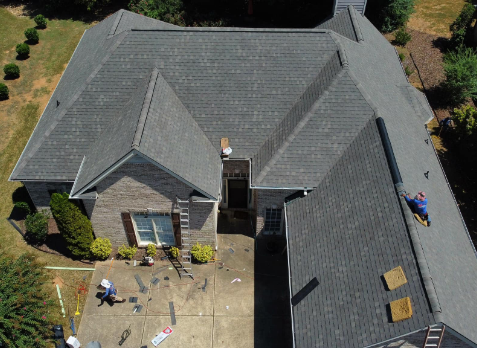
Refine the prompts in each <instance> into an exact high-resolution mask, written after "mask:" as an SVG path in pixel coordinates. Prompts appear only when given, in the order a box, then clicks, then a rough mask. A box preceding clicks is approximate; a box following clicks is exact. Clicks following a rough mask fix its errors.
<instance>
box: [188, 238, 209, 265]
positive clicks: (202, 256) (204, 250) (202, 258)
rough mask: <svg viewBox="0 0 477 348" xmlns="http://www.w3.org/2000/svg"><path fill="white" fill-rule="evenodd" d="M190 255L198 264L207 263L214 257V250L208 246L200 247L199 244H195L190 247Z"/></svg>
mask: <svg viewBox="0 0 477 348" xmlns="http://www.w3.org/2000/svg"><path fill="white" fill-rule="evenodd" d="M190 253H191V254H192V256H194V259H196V260H197V261H198V262H207V261H209V260H210V259H211V258H212V256H213V255H214V250H212V247H211V246H210V245H200V244H199V242H197V244H196V245H194V246H193V247H192V249H191V251H190Z"/></svg>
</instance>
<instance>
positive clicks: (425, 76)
mask: <svg viewBox="0 0 477 348" xmlns="http://www.w3.org/2000/svg"><path fill="white" fill-rule="evenodd" d="M408 31H409V33H410V34H411V36H412V40H411V41H410V42H409V43H408V44H407V46H406V48H407V49H408V50H409V52H410V54H411V58H412V61H413V63H414V66H415V67H416V73H417V74H418V76H419V77H420V80H421V83H422V85H423V87H424V92H425V93H426V96H427V99H428V100H429V104H431V107H432V109H433V110H434V112H435V114H436V117H437V119H438V120H439V121H440V120H442V119H444V118H446V117H449V116H451V112H452V109H453V108H452V107H449V106H448V105H446V100H447V98H446V94H445V91H444V90H443V89H442V87H441V84H442V82H444V81H445V74H444V67H443V65H444V63H443V60H444V54H445V53H446V52H447V50H448V39H447V38H444V37H441V36H436V35H432V34H427V33H423V32H420V31H417V30H412V29H408ZM468 104H470V105H472V106H474V103H473V102H472V101H471V100H470V101H469V102H468Z"/></svg>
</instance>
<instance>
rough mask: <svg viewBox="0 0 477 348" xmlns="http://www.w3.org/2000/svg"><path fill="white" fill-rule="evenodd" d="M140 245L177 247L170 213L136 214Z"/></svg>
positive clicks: (135, 220)
mask: <svg viewBox="0 0 477 348" xmlns="http://www.w3.org/2000/svg"><path fill="white" fill-rule="evenodd" d="M134 222H135V225H136V231H137V234H138V236H139V243H140V244H149V243H153V244H162V245H166V246H171V245H175V239H174V232H173V229H172V220H171V215H170V214H169V213H152V214H147V213H136V214H134Z"/></svg>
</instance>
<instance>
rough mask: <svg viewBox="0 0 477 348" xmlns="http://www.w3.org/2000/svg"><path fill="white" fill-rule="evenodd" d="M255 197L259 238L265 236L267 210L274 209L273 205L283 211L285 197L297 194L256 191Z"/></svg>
mask: <svg viewBox="0 0 477 348" xmlns="http://www.w3.org/2000/svg"><path fill="white" fill-rule="evenodd" d="M254 191H256V195H255V199H254V201H255V209H256V211H257V220H256V231H257V236H258V237H261V236H263V234H262V232H263V226H264V224H265V209H267V208H272V205H276V206H277V208H281V209H283V203H284V202H285V197H287V196H289V195H291V194H293V193H295V192H296V191H295V190H260V189H256V190H254ZM282 235H285V231H284V230H283V231H282Z"/></svg>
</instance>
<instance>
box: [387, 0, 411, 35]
mask: <svg viewBox="0 0 477 348" xmlns="http://www.w3.org/2000/svg"><path fill="white" fill-rule="evenodd" d="M414 2H415V1H414V0H385V5H384V7H383V11H382V13H381V17H382V23H383V24H382V30H383V31H384V32H391V31H393V30H396V29H397V28H399V27H403V26H405V24H406V23H407V21H408V20H409V17H411V14H413V13H414Z"/></svg>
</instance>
